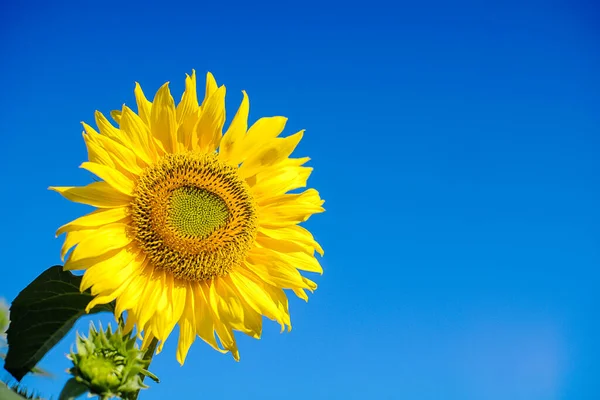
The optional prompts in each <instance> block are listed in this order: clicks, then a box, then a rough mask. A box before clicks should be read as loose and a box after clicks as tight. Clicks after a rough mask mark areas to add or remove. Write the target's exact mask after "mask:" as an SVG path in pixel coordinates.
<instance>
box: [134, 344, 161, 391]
mask: <svg viewBox="0 0 600 400" xmlns="http://www.w3.org/2000/svg"><path fill="white" fill-rule="evenodd" d="M156 346H158V339H156V338H154V339H152V341H151V342H150V344H149V345H148V348H147V349H146V352H145V353H144V360H146V361H148V365H147V366H146V369H148V368H150V363H151V362H152V357H154V352H155V351H156ZM145 377H146V376H145V375H144V374H142V382H144V378H145ZM141 390H142V389H138V391H137V392H136V394H135V396H133V400H137V398H138V397H139V395H140V391H141Z"/></svg>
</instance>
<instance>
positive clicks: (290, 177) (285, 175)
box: [251, 167, 313, 200]
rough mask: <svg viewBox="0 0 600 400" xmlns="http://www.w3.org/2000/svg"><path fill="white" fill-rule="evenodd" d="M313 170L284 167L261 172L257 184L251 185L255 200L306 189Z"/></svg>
mask: <svg viewBox="0 0 600 400" xmlns="http://www.w3.org/2000/svg"><path fill="white" fill-rule="evenodd" d="M312 170H313V169H312V168H307V167H283V168H269V169H268V170H267V171H263V172H260V173H258V174H257V176H256V178H257V179H256V183H255V184H254V185H251V186H252V193H253V194H254V198H256V199H257V200H261V199H264V198H268V197H274V196H279V195H282V194H285V193H286V192H289V191H290V190H294V189H298V188H303V187H306V182H307V181H308V177H309V176H310V174H311V172H312Z"/></svg>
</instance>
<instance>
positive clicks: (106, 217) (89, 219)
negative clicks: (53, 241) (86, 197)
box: [56, 207, 128, 236]
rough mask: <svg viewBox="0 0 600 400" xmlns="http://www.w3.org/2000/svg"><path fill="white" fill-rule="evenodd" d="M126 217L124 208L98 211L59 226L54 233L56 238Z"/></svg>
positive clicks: (126, 212) (126, 213)
mask: <svg viewBox="0 0 600 400" xmlns="http://www.w3.org/2000/svg"><path fill="white" fill-rule="evenodd" d="M127 216H128V211H127V209H126V208H125V207H119V208H105V209H99V210H96V211H93V212H91V213H89V214H87V215H84V216H83V217H79V218H77V219H76V220H73V221H71V222H69V223H68V224H65V225H63V226H61V227H60V228H58V230H57V231H56V236H59V235H61V234H63V233H65V232H71V231H78V230H83V229H92V228H98V227H99V226H102V225H106V224H110V223H113V222H121V221H122V220H124V219H125V218H127Z"/></svg>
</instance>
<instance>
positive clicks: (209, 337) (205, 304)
mask: <svg viewBox="0 0 600 400" xmlns="http://www.w3.org/2000/svg"><path fill="white" fill-rule="evenodd" d="M191 286H192V289H193V298H194V312H195V321H196V333H197V334H198V336H200V338H201V339H202V340H203V341H204V342H206V343H207V344H209V345H210V346H211V347H212V348H213V349H215V350H217V351H218V352H220V353H226V352H227V350H225V349H222V348H221V347H220V346H219V344H218V343H217V339H216V337H215V325H214V317H213V315H212V313H211V311H210V306H209V300H208V298H207V297H206V292H205V290H203V288H202V286H206V284H205V283H204V282H202V283H196V282H194V283H192V284H191Z"/></svg>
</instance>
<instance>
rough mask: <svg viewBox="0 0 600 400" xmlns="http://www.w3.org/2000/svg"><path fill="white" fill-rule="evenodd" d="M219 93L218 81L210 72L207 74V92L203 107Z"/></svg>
mask: <svg viewBox="0 0 600 400" xmlns="http://www.w3.org/2000/svg"><path fill="white" fill-rule="evenodd" d="M216 91H217V81H216V80H215V77H214V76H213V74H211V73H210V72H207V73H206V92H205V93H204V100H202V106H204V104H205V103H206V101H207V100H208V99H209V98H210V96H212V95H213V93H215V92H216Z"/></svg>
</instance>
